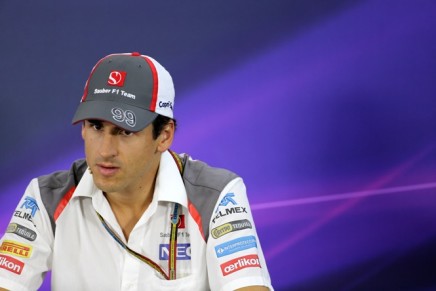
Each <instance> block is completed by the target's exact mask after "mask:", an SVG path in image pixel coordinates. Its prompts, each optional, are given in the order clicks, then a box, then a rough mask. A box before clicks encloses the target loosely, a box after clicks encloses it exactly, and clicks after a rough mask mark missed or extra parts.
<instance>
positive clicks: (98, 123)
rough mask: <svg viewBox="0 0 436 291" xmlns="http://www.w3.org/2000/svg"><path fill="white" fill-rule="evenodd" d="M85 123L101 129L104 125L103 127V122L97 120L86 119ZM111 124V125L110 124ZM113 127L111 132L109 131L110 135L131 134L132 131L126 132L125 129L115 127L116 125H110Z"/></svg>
mask: <svg viewBox="0 0 436 291" xmlns="http://www.w3.org/2000/svg"><path fill="white" fill-rule="evenodd" d="M87 121H88V122H89V123H91V124H92V125H99V126H102V127H104V125H103V122H104V121H103V120H98V119H87ZM111 124H112V123H111ZM112 125H113V128H112V130H111V134H117V133H119V132H120V131H125V132H133V131H130V130H126V129H124V128H122V127H119V126H116V125H114V124H112Z"/></svg>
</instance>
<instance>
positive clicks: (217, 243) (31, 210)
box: [0, 152, 272, 291]
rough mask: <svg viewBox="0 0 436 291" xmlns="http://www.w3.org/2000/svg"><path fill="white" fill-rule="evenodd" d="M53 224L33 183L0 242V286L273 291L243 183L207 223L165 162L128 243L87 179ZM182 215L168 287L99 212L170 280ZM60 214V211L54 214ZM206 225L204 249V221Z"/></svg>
mask: <svg viewBox="0 0 436 291" xmlns="http://www.w3.org/2000/svg"><path fill="white" fill-rule="evenodd" d="M61 203H64V204H65V205H64V206H65V207H64V208H63V210H62V207H60V209H61V210H62V211H61V212H60V214H59V213H58V216H57V220H56V235H55V236H54V235H53V230H52V226H51V223H50V219H49V215H48V213H47V210H46V209H45V207H44V204H43V203H42V200H41V194H40V189H39V185H38V180H37V179H33V180H32V181H31V183H30V185H29V186H28V188H27V189H26V191H25V193H24V195H23V198H22V199H21V201H20V203H19V204H18V206H17V209H16V211H15V212H14V214H13V217H12V220H11V224H10V225H9V227H8V232H7V233H5V235H4V236H3V238H2V239H1V240H0V243H1V246H0V286H1V287H3V288H6V289H10V290H37V289H38V288H39V286H40V285H41V284H42V281H43V277H44V274H45V272H47V271H48V270H52V290H62V291H64V290H105V291H109V290H126V291H127V290H234V289H237V288H241V287H244V286H251V285H263V286H267V287H269V288H270V289H271V290H272V287H271V282H270V277H269V274H268V270H267V266H266V263H265V259H264V256H263V253H262V249H261V246H260V242H259V239H258V237H257V234H256V229H255V225H254V222H253V218H252V215H251V211H250V207H249V204H248V200H247V196H246V189H245V185H244V183H243V181H242V179H241V178H236V179H234V180H232V181H231V182H230V183H228V184H227V186H226V187H225V188H224V189H223V190H222V192H221V194H220V197H219V199H218V201H217V203H216V204H215V207H214V209H215V210H214V212H213V214H212V217H210V218H209V217H199V214H198V212H197V211H196V210H195V207H193V205H192V204H191V203H190V202H189V201H188V197H187V193H186V190H185V187H184V184H183V180H182V178H181V176H180V173H179V170H178V168H177V165H176V163H175V161H174V160H173V158H172V156H171V155H170V154H169V153H168V152H165V153H164V154H163V155H162V158H161V163H160V168H159V172H158V176H157V179H156V186H155V192H154V196H153V200H152V202H151V204H150V206H149V207H148V208H147V210H146V211H145V212H144V214H143V215H142V217H141V218H140V219H139V221H138V222H137V224H136V225H135V227H134V228H133V230H132V232H131V234H130V236H129V240H128V241H125V239H124V236H123V233H122V231H121V227H120V226H119V224H118V222H117V220H116V218H115V216H114V213H113V212H112V210H111V208H110V205H109V203H108V201H107V200H106V198H105V196H104V195H103V193H102V191H101V190H99V189H98V188H97V187H96V186H95V184H94V182H93V179H92V175H91V174H90V173H88V171H86V173H85V174H84V175H83V177H82V179H81V180H80V183H79V184H78V186H77V188H76V189H75V191H74V193H73V194H72V196H71V198H70V199H64V200H63V201H62V202H61ZM175 203H178V204H180V205H181V206H182V207H181V216H180V220H179V224H178V225H179V228H178V237H177V249H176V250H177V252H176V259H177V261H176V262H177V267H176V268H177V269H176V270H177V272H176V274H177V279H176V280H165V279H163V278H162V276H161V275H160V274H159V273H158V272H156V271H155V270H154V269H153V268H151V267H150V266H149V265H147V264H146V263H144V262H143V261H141V260H139V259H138V258H137V257H135V256H133V255H131V254H130V253H128V252H127V251H126V250H125V249H124V248H123V247H122V246H120V244H118V243H117V242H116V241H115V240H114V238H113V237H112V236H111V235H110V234H109V233H108V231H107V230H106V229H105V228H104V226H103V225H102V222H101V221H100V219H99V218H98V215H97V213H96V212H98V213H99V214H100V215H101V216H102V217H103V218H104V220H105V221H106V223H107V224H108V225H109V226H110V227H111V228H112V229H113V230H114V231H115V233H116V234H117V236H118V237H119V238H122V239H123V241H124V243H125V244H126V245H127V246H128V247H129V248H130V249H132V250H134V251H136V252H137V253H140V254H142V255H143V256H145V257H147V258H149V259H151V260H153V261H154V262H156V263H157V264H159V265H160V266H161V268H162V269H163V270H164V271H165V272H166V273H168V255H169V254H168V248H169V247H168V245H169V243H170V237H169V236H170V227H171V215H172V212H173V207H174V204H175ZM58 208H59V207H58ZM204 219H208V220H210V223H209V238H208V240H207V242H206V241H205V239H204V238H203V235H202V232H201V220H204Z"/></svg>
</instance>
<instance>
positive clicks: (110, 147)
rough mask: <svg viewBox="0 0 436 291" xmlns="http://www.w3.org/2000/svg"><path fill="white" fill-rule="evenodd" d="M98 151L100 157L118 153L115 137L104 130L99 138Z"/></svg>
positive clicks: (112, 155) (110, 156)
mask: <svg viewBox="0 0 436 291" xmlns="http://www.w3.org/2000/svg"><path fill="white" fill-rule="evenodd" d="M99 153H100V156H101V157H102V158H105V159H106V158H113V157H115V156H116V155H117V154H118V150H117V140H116V137H115V136H114V135H113V134H111V133H109V132H104V133H103V134H102V138H101V140H100V147H99Z"/></svg>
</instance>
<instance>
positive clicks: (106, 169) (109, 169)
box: [97, 164, 120, 177]
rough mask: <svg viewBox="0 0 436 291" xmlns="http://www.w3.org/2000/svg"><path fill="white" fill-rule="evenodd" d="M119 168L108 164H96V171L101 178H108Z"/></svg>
mask: <svg viewBox="0 0 436 291" xmlns="http://www.w3.org/2000/svg"><path fill="white" fill-rule="evenodd" d="M119 169H120V168H119V167H116V166H113V165H110V164H97V170H98V172H99V173H100V174H101V175H102V176H106V177H110V176H113V175H115V174H116V173H117V172H118V171H119Z"/></svg>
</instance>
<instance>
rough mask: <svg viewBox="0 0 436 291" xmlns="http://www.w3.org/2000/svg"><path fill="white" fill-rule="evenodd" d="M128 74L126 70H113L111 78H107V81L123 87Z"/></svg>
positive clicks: (112, 84)
mask: <svg viewBox="0 0 436 291" xmlns="http://www.w3.org/2000/svg"><path fill="white" fill-rule="evenodd" d="M126 75H127V73H126V72H121V71H112V72H111V73H110V74H109V78H108V80H107V83H108V84H109V85H111V86H117V87H123V86H124V80H125V79H126Z"/></svg>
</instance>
